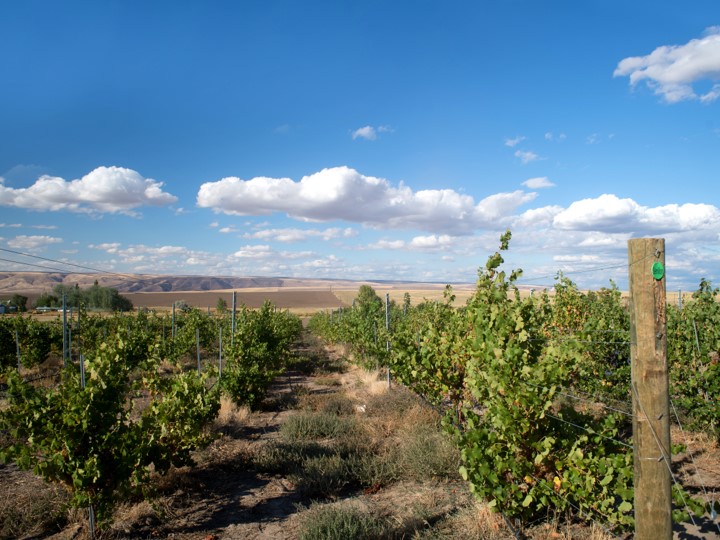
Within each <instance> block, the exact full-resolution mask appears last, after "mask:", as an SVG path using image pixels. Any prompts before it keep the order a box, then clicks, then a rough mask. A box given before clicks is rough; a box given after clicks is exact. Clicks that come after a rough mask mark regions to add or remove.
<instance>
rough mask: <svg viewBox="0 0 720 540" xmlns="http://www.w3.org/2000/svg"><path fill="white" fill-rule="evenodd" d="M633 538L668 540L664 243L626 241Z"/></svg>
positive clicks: (667, 420)
mask: <svg viewBox="0 0 720 540" xmlns="http://www.w3.org/2000/svg"><path fill="white" fill-rule="evenodd" d="M628 262H629V278H630V323H631V327H630V328H631V330H630V336H631V337H630V341H631V344H630V352H631V356H632V383H631V384H632V398H633V439H634V445H633V446H634V465H635V538H636V539H638V540H666V539H667V540H671V539H672V495H671V482H670V480H671V478H670V459H671V455H670V411H669V401H670V398H669V395H668V366H667V341H666V337H667V336H666V333H667V331H666V329H667V323H666V296H665V240H664V239H661V238H639V239H634V240H630V241H628Z"/></svg>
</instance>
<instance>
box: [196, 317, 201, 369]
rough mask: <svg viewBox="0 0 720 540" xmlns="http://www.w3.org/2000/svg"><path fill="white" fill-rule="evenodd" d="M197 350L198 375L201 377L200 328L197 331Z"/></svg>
mask: <svg viewBox="0 0 720 540" xmlns="http://www.w3.org/2000/svg"><path fill="white" fill-rule="evenodd" d="M195 349H196V350H197V362H198V375H200V328H199V327H198V328H196V329H195Z"/></svg>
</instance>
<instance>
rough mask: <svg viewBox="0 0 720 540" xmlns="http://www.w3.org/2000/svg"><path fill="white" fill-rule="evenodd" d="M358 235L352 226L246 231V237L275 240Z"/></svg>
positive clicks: (329, 238)
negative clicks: (321, 228)
mask: <svg viewBox="0 0 720 540" xmlns="http://www.w3.org/2000/svg"><path fill="white" fill-rule="evenodd" d="M356 235H357V231H355V230H354V229H352V228H351V227H346V228H338V227H331V228H328V229H323V230H320V229H294V228H286V229H265V230H261V231H256V232H254V233H246V234H244V235H243V237H244V238H252V239H255V240H273V241H275V242H302V241H304V240H308V239H309V238H321V239H322V240H325V241H329V240H336V239H338V238H351V237H353V236H356Z"/></svg>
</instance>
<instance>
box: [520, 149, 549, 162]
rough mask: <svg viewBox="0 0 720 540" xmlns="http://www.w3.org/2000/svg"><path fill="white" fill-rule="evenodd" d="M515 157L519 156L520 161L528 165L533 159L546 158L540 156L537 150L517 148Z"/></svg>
mask: <svg viewBox="0 0 720 540" xmlns="http://www.w3.org/2000/svg"><path fill="white" fill-rule="evenodd" d="M515 157H516V158H518V159H519V160H520V161H522V163H523V165H527V164H528V163H530V162H531V161H538V160H540V159H545V158H542V157H540V156H539V155H538V154H536V153H535V152H530V151H527V152H523V151H522V150H516V151H515Z"/></svg>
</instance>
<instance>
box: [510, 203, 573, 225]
mask: <svg viewBox="0 0 720 540" xmlns="http://www.w3.org/2000/svg"><path fill="white" fill-rule="evenodd" d="M563 210H564V209H563V208H562V207H561V206H542V207H540V208H531V209H530V210H526V211H525V212H523V213H522V214H520V215H519V216H518V217H517V218H515V219H514V220H513V221H514V222H513V225H512V226H513V227H519V228H521V229H525V228H532V229H537V228H539V227H551V226H552V224H553V220H554V219H555V216H556V215H558V214H559V213H560V212H562V211H563Z"/></svg>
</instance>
